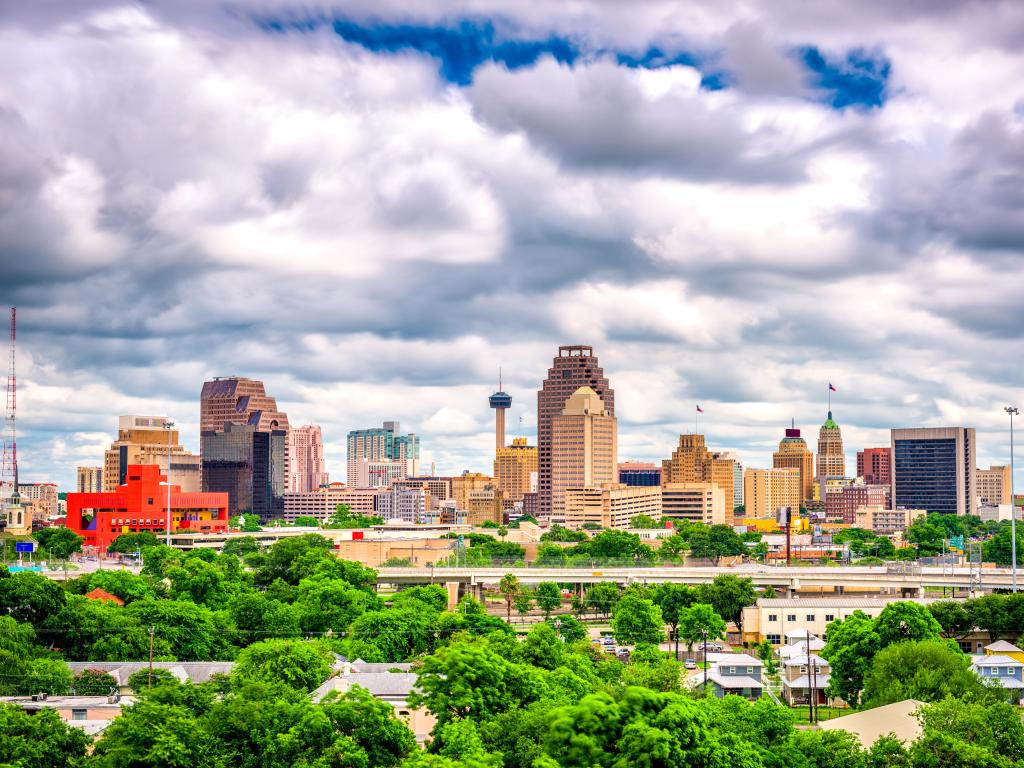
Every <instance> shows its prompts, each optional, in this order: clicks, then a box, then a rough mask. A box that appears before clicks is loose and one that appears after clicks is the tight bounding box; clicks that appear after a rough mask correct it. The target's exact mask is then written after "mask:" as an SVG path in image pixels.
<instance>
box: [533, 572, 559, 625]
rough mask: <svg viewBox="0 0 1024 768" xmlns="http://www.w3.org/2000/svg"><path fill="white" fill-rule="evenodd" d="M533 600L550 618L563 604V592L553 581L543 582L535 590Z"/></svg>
mask: <svg viewBox="0 0 1024 768" xmlns="http://www.w3.org/2000/svg"><path fill="white" fill-rule="evenodd" d="M533 599H534V600H535V601H536V602H537V607H538V608H540V609H541V610H542V611H544V615H545V616H550V615H551V612H552V611H554V610H555V609H556V608H558V607H559V606H560V605H561V604H562V590H561V589H559V587H558V585H557V584H556V583H555V582H553V581H542V582H541V583H540V584H538V585H537V589H536V590H534V593H533Z"/></svg>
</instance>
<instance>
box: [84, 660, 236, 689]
mask: <svg viewBox="0 0 1024 768" xmlns="http://www.w3.org/2000/svg"><path fill="white" fill-rule="evenodd" d="M234 666H235V663H234V662H233V661H154V662H153V669H166V670H167V671H168V672H170V673H171V674H172V675H174V677H176V678H177V679H178V681H179V682H182V683H184V682H185V681H189V682H192V683H195V684H196V685H198V684H199V683H205V682H207V681H209V680H210V678H212V677H213V676H214V675H229V674H231V670H232V668H233V667H234ZM68 668H69V669H70V670H71V673H72V674H75V675H77V674H78V673H79V672H84V671H85V670H87V669H90V670H95V671H97V672H106V673H107V674H108V675H110V676H111V677H113V678H114V680H115V681H116V682H117V687H118V690H119V691H120V692H121V693H125V694H126V693H134V691H132V689H131V687H130V686H129V685H128V678H129V677H131V676H132V675H133V674H135V673H136V672H145V671H148V670H149V662H148V661H70V662H68Z"/></svg>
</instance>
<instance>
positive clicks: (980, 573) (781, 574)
mask: <svg viewBox="0 0 1024 768" xmlns="http://www.w3.org/2000/svg"><path fill="white" fill-rule="evenodd" d="M508 573H511V574H513V575H514V576H515V577H516V578H517V579H519V583H520V584H524V585H536V584H539V583H540V582H542V581H554V582H557V583H560V584H573V585H575V586H577V587H580V588H582V587H585V586H587V585H590V584H595V583H598V582H605V581H607V582H614V583H616V584H621V585H624V586H625V585H628V584H634V583H640V584H690V585H695V584H707V583H710V582H711V581H713V580H714V579H715V577H716V576H721V575H723V574H731V575H733V576H739V577H742V578H750V579H751V580H752V581H753V583H754V586H756V587H773V588H774V589H775V590H776V591H777V592H778V593H779V594H780V596H793V595H797V594H800V593H805V594H865V593H867V594H886V595H898V596H901V597H922V596H924V593H925V590H926V589H929V588H943V587H945V588H948V589H951V592H952V594H954V595H957V596H967V595H970V594H979V593H984V592H991V591H993V590H997V589H1009V588H1010V587H1011V586H1012V583H1013V580H1012V575H1011V572H1010V570H1009V569H1007V568H982V569H980V570H979V569H977V568H975V569H973V570H972V569H971V568H968V567H955V568H951V567H950V566H946V567H942V566H924V567H922V566H916V565H914V564H907V565H903V564H900V567H886V566H867V567H866V566H849V567H842V566H839V567H807V568H801V567H792V566H778V567H775V566H757V565H744V566H734V567H704V568H687V567H682V566H661V567H649V568H621V567H615V568H603V567H600V566H595V567H590V568H512V567H508V566H491V567H464V568H458V567H455V568H452V567H444V568H441V567H422V568H380V569H378V575H377V581H378V583H380V584H394V585H414V584H442V585H445V586H446V587H447V588H448V591H449V596H450V597H451V598H452V599H453V600H454V598H455V597H456V596H457V595H458V593H459V592H460V591H461V592H463V593H467V594H474V595H477V596H479V595H480V594H481V593H482V590H483V588H484V587H487V586H497V584H498V582H500V581H501V578H502V577H503V576H504V575H505V574H508ZM1021 576H1022V577H1024V574H1021Z"/></svg>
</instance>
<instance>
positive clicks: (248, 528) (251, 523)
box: [228, 512, 263, 533]
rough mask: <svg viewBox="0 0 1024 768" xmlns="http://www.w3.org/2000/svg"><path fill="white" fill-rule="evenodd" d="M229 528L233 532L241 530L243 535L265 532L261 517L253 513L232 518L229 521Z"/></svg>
mask: <svg viewBox="0 0 1024 768" xmlns="http://www.w3.org/2000/svg"><path fill="white" fill-rule="evenodd" d="M228 527H229V528H231V529H232V530H240V531H242V532H243V533H258V532H259V531H262V530H263V528H262V526H261V525H260V517H259V515H254V514H253V513H252V512H246V513H245V514H244V515H237V516H235V517H232V518H231V519H230V520H228Z"/></svg>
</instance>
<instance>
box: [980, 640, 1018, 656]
mask: <svg viewBox="0 0 1024 768" xmlns="http://www.w3.org/2000/svg"><path fill="white" fill-rule="evenodd" d="M985 650H986V651H989V652H991V653H1024V651H1021V649H1020V648H1018V647H1017V646H1016V645H1014V644H1013V643H1008V642H1006V641H1005V640H996V641H995V642H994V643H991V644H990V645H986V646H985Z"/></svg>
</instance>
